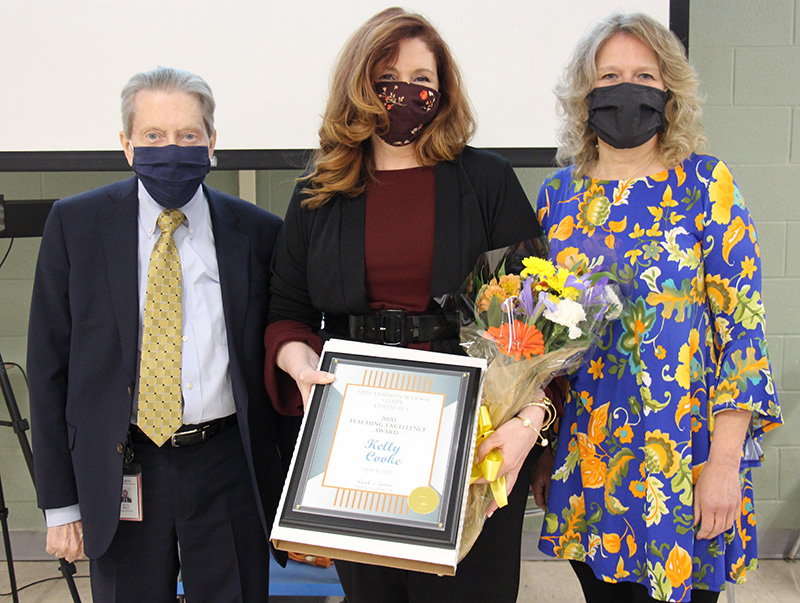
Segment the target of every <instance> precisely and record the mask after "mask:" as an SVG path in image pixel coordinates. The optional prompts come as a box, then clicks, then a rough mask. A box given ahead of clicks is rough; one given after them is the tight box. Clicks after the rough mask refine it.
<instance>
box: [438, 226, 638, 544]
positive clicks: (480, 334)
mask: <svg viewBox="0 0 800 603" xmlns="http://www.w3.org/2000/svg"><path fill="white" fill-rule="evenodd" d="M547 248H548V246H547V240H546V238H545V237H541V238H539V239H532V240H529V241H524V242H522V243H519V244H518V245H513V246H510V247H506V248H502V249H496V250H492V251H489V252H487V253H484V254H483V255H481V257H480V258H478V261H477V263H476V265H475V268H474V269H473V271H472V273H471V274H470V275H469V277H468V278H467V280H466V281H465V283H464V285H463V286H462V288H461V289H460V290H459V291H458V292H457V293H455V294H450V295H447V296H445V297H444V298H443V299H440V303H442V305H443V306H444V307H445V310H446V311H447V312H449V313H455V314H457V315H458V317H459V321H460V325H459V326H460V340H461V346H462V347H463V348H464V350H465V351H466V352H467V354H469V355H470V356H473V357H477V358H484V359H486V360H487V362H488V367H487V369H486V372H485V373H484V378H483V399H482V401H481V404H482V406H483V408H481V419H480V421H479V432H478V444H480V443H481V441H483V439H485V438H486V437H488V435H489V434H490V433H491V432H492V430H493V429H496V428H497V427H499V426H500V425H502V424H503V423H505V422H506V421H508V420H510V419H512V418H513V417H514V415H516V414H517V413H518V412H519V411H520V410H521V409H522V408H523V407H525V406H526V405H527V404H528V403H529V402H530V401H531V400H533V399H534V396H535V394H536V392H537V391H538V390H539V389H541V388H543V387H544V386H545V385H546V384H547V383H548V382H549V381H550V380H551V379H552V378H553V377H554V376H556V375H559V374H564V373H566V372H569V371H571V370H574V369H575V368H577V367H578V366H579V365H580V364H581V362H582V361H583V358H584V357H585V355H586V352H587V351H588V350H589V349H590V348H591V346H592V345H593V344H594V342H595V341H596V340H597V338H598V337H599V335H600V334H601V333H602V332H603V330H604V328H605V326H606V325H607V324H608V323H609V322H610V321H611V320H614V319H616V318H617V317H618V316H619V314H620V312H621V310H622V302H621V300H620V295H619V288H618V287H617V286H616V284H613V283H610V282H609V279H608V274H607V273H603V272H601V266H602V264H603V258H602V257H597V258H593V259H591V260H590V259H589V258H588V257H587V256H585V255H583V254H580V253H578V251H577V249H567V250H565V252H564V253H562V254H560V255H559V257H558V258H556V262H555V263H553V262H551V261H550V260H548V259H547ZM493 453H497V455H496V456H499V451H496V450H495V451H493ZM496 460H497V459H496V457H495V466H496V467H497V468H499V464H501V463H502V459H500V462H499V463H498V462H496ZM495 472H496V471H495ZM489 473H491V471H489ZM481 475H483V476H484V477H486V478H487V480H488V481H490V482H493V481H495V478H496V476H494V475H487V471H486V470H485V469H484V470H482V469H480V468H479V467H478V466H476V467H474V469H473V481H474V480H475V479H477V478H478V477H480V476H481ZM498 487H500V488H501V490H502V492H501V493H500V496H497V495H495V497H496V498H497V499H498V505H500V506H503V504H504V499H505V487H504V484H503V482H501V483H500V484H498V483H494V484H492V483H489V484H474V483H473V484H472V485H471V486H470V492H469V498H468V502H467V510H466V514H465V520H464V530H463V533H462V537H461V550H460V558H463V557H464V555H466V554H467V552H469V550H470V548H471V547H472V545H473V544H474V543H475V540H476V539H477V538H478V535H479V534H480V531H481V528H482V527H483V522H484V520H485V516H486V510H487V508H488V506H489V503H490V502H491V500H492V497H493V494H492V492H493V489H494V490H495V491H496V490H497V489H498Z"/></svg>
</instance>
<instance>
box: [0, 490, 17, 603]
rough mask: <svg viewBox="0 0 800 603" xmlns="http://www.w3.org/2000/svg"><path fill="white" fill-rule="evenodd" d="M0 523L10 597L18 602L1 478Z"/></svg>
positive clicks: (6, 509)
mask: <svg viewBox="0 0 800 603" xmlns="http://www.w3.org/2000/svg"><path fill="white" fill-rule="evenodd" d="M0 523H2V524H3V544H4V545H5V548H6V564H7V565H8V581H9V582H10V583H11V597H12V598H13V599H14V603H19V593H18V591H17V576H16V574H15V573H14V558H13V557H12V556H11V534H9V532H8V507H6V499H5V497H4V496H3V480H2V479H0Z"/></svg>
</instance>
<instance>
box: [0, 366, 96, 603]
mask: <svg viewBox="0 0 800 603" xmlns="http://www.w3.org/2000/svg"><path fill="white" fill-rule="evenodd" d="M0 390H2V392H3V397H4V398H5V400H6V407H7V408H8V416H9V417H10V419H11V421H10V422H7V421H0V425H6V426H9V427H12V428H13V429H14V433H15V434H17V439H18V440H19V446H20V448H21V449H22V456H23V457H25V463H26V464H27V465H28V473H30V476H31V481H33V482H34V483H35V481H34V477H33V451H32V450H31V445H30V443H29V442H28V434H26V433H25V432H26V431H27V430H28V429H29V425H28V421H27V419H23V418H22V415H21V414H20V412H19V406H17V399H16V398H15V397H14V390H12V389H11V381H9V380H8V373H7V372H6V365H5V362H3V356H2V354H0ZM1 488H2V486H0V497H2V490H1ZM0 506H2V508H3V509H4V511H5V515H8V509H5V504H4V503H2V502H1V501H0ZM3 528H4V529H3V539H4V540H5V544H6V559H7V560H8V563H9V567H10V570H9V577H11V575H12V574H13V561H12V559H11V541H10V540H9V539H8V528H7V526H6V525H5V522H4V524H3ZM58 561H59V564H60V569H61V575H62V576H64V579H65V580H66V581H67V587H68V588H69V592H70V595H72V600H73V601H74V602H75V603H81V597H80V595H79V594H78V588H77V587H76V586H75V580H74V579H73V577H72V576H73V575H74V574H75V572H76V569H75V564H74V563H70V562H68V561H67V560H66V559H59V560H58ZM11 588H12V592H13V593H15V594H14V597H15V598H14V601H16V600H17V599H16V585H15V584H14V580H13V578H12V584H11Z"/></svg>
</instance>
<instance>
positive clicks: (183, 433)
mask: <svg viewBox="0 0 800 603" xmlns="http://www.w3.org/2000/svg"><path fill="white" fill-rule="evenodd" d="M202 431H203V429H202V427H197V428H195V429H190V430H189V431H176V432H175V433H173V434H172V435H171V436H170V438H169V443H170V445H172V447H173V448H181V445H180V444H179V443H178V439H177V438H178V437H180V436H186V435H194V434H195V433H202ZM202 436H203V442H205V441H206V438H205V433H203V434H202Z"/></svg>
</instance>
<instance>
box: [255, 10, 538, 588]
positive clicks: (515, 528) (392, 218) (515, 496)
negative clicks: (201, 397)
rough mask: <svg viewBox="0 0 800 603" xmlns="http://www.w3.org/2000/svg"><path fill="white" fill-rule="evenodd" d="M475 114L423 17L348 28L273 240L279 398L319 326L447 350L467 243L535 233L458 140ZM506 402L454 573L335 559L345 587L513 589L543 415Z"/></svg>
mask: <svg viewBox="0 0 800 603" xmlns="http://www.w3.org/2000/svg"><path fill="white" fill-rule="evenodd" d="M474 127H475V124H474V120H473V117H472V113H471V110H470V107H469V102H468V101H467V97H466V94H465V92H464V90H463V84H462V81H461V77H460V75H459V72H458V69H457V67H456V64H455V62H454V60H453V57H452V55H451V53H450V50H449V49H448V47H447V45H446V44H445V42H444V41H443V40H442V39H441V37H440V36H439V34H438V32H437V31H436V30H435V29H434V28H433V26H432V25H431V24H430V23H429V22H428V21H427V20H426V19H425V18H424V17H422V16H420V15H418V14H414V13H410V12H407V11H405V10H403V9H399V8H390V9H387V10H385V11H383V12H381V13H379V14H377V15H375V16H374V17H372V18H371V19H369V20H368V21H367V22H366V23H364V25H362V26H361V27H360V28H359V29H358V30H357V31H356V32H355V33H354V34H353V35H352V37H351V38H350V39H349V41H348V42H347V44H346V45H345V47H344V49H343V50H342V52H341V54H340V57H339V60H338V63H337V65H336V68H335V70H334V72H333V77H332V82H331V93H330V98H329V100H328V103H327V107H326V109H325V113H324V115H323V124H322V127H321V128H320V132H319V134H320V147H319V150H318V151H317V153H316V156H315V157H314V160H313V162H312V165H311V166H310V169H309V171H308V173H307V174H306V175H305V176H303V177H302V178H300V179H299V181H298V184H297V186H296V188H295V192H294V195H293V197H292V200H291V202H290V205H289V209H288V210H287V214H286V222H285V225H284V229H283V232H282V238H281V240H280V242H279V243H278V249H277V251H276V263H275V269H274V272H273V276H272V286H271V294H272V299H271V304H270V315H269V321H270V325H269V327H268V328H267V333H266V346H267V363H266V367H265V371H266V382H267V387H268V389H269V391H270V395H271V398H272V401H273V404H274V405H275V406H276V408H277V409H278V411H279V412H281V413H283V414H286V415H295V416H296V415H301V414H302V413H303V411H304V405H305V404H306V403H307V400H308V396H309V393H310V390H311V387H312V386H313V385H314V384H322V383H329V382H331V380H332V376H331V375H329V374H328V373H324V372H320V371H317V365H318V360H319V353H320V351H321V348H322V341H323V340H324V339H325V338H328V337H339V338H347V339H355V340H360V341H367V342H370V343H379V344H388V345H398V344H399V345H408V346H409V347H414V348H417V349H427V350H434V351H439V352H449V353H462V352H461V351H460V347H459V343H458V333H457V331H456V330H453V327H452V326H451V324H450V323H449V322H448V320H447V318H446V317H444V316H443V315H442V313H441V310H439V311H438V312H437V311H436V309H435V308H438V305H437V304H436V303H435V302H433V299H434V298H436V297H438V296H440V295H442V294H445V293H450V292H453V291H456V290H457V289H458V288H459V287H460V285H461V284H462V282H463V280H464V279H465V278H466V276H467V274H468V273H469V272H470V270H471V269H472V267H473V265H474V263H475V260H476V259H477V258H478V256H479V255H480V254H481V253H483V252H485V251H488V250H490V249H495V248H498V247H503V246H506V245H512V244H515V243H518V242H520V241H523V240H527V239H530V238H533V237H536V236H539V235H540V234H541V227H540V226H539V223H538V221H537V219H536V216H535V214H534V212H533V208H532V207H531V205H530V203H529V202H528V200H527V198H526V197H525V194H524V192H523V191H522V188H521V186H520V184H519V182H518V180H517V178H516V176H515V175H514V172H513V170H512V169H511V166H510V165H509V163H508V162H507V161H506V160H504V159H502V158H500V157H498V156H497V155H493V154H492V153H489V152H486V151H479V150H477V149H474V148H471V147H469V146H467V142H468V140H469V139H470V137H471V136H472V133H473V130H474ZM323 316H324V328H323V322H322V319H323ZM387 317H388V318H387ZM541 395H542V396H543V394H541ZM520 414H521V415H524V416H521V418H522V419H523V421H510V422H508V423H506V424H505V425H503V426H501V427H499V428H498V429H497V430H496V431H495V432H494V434H493V435H492V436H491V437H490V438H489V439H487V440H486V441H485V442H484V443H483V444H482V445H481V446H480V447H479V449H478V452H477V455H478V456H479V457H480V458H483V456H485V455H486V454H487V453H488V452H489V451H490V450H491V449H492V448H499V449H500V450H501V451H502V455H503V459H504V463H503V466H502V467H501V470H500V473H501V474H505V475H506V483H507V485H508V488H509V489H510V490H511V491H510V494H509V504H508V506H506V507H504V508H502V509H499V510H497V511H496V512H494V513H493V514H492V516H491V517H490V518H489V519H488V520H487V521H486V524H485V526H484V528H483V531H482V533H481V535H480V537H479V538H478V540H477V542H476V544H475V545H474V547H473V548H472V550H471V551H470V552H469V553H468V554H467V555H466V557H464V559H463V560H462V561H461V562H460V563H459V566H458V571H457V574H456V576H455V577H437V576H435V575H431V574H423V573H419V572H412V571H404V570H397V569H390V568H384V567H378V566H370V565H364V564H360V563H353V562H345V561H337V562H336V570H337V572H338V573H339V576H340V579H341V582H342V585H343V586H344V590H345V593H346V595H347V600H348V602H349V603H360V602H372V601H477V600H481V601H493V602H503V601H508V602H513V601H515V600H516V596H517V589H518V584H519V570H520V563H519V562H520V540H521V530H522V518H523V514H524V508H525V502H526V499H527V491H528V488H527V485H528V483H529V479H528V476H529V471H530V469H529V463H530V461H528V459H529V456H530V455H529V453H530V451H531V450H532V448H533V447H534V444H535V442H536V436H537V434H538V432H537V429H536V428H537V427H539V426H541V424H542V420H543V418H544V416H543V415H544V413H543V411H542V409H541V408H539V407H536V406H530V407H528V408H526V409H524V410H523V411H521V413H520ZM524 419H530V422H527V421H524ZM526 425H531V426H532V427H533V429H532V428H531V427H529V426H526ZM515 481H516V482H519V484H518V485H517V487H514V483H515ZM487 575H491V576H492V579H491V580H486V579H485V577H486V576H487Z"/></svg>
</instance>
